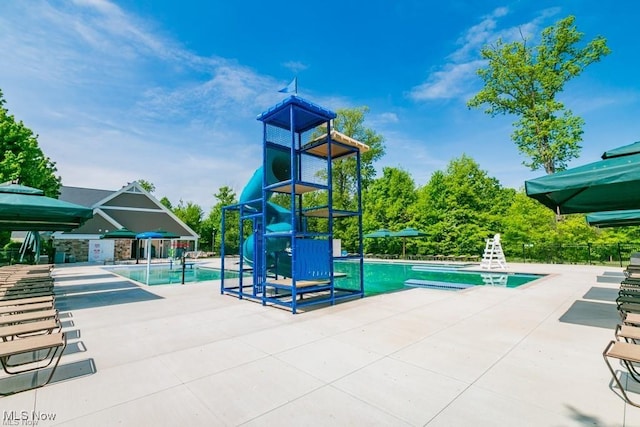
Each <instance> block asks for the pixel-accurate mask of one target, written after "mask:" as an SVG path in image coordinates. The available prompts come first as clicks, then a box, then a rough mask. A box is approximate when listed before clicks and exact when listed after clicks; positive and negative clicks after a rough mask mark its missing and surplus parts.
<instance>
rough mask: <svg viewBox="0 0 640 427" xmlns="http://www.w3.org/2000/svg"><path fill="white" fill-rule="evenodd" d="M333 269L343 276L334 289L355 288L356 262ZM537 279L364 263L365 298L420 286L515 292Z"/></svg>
mask: <svg viewBox="0 0 640 427" xmlns="http://www.w3.org/2000/svg"><path fill="white" fill-rule="evenodd" d="M334 269H335V271H336V272H340V273H345V274H346V276H345V277H342V278H337V279H336V281H335V285H336V286H337V287H341V288H346V289H357V288H358V286H359V285H358V277H359V264H358V263H357V262H349V261H342V262H336V263H335V268H334ZM541 277H544V275H539V274H520V273H497V272H480V271H466V270H465V271H463V270H460V269H446V268H442V267H438V266H436V267H434V266H431V265H428V264H420V265H417V264H409V263H379V262H366V263H364V291H365V295H376V294H381V293H387V292H394V291H399V290H403V289H409V288H410V287H421V286H423V287H430V288H435V289H448V290H459V289H462V288H466V287H471V286H483V285H485V286H486V285H492V286H501V287H507V288H516V287H518V286H521V285H524V284H525V283H529V282H531V281H533V280H537V279H540V278H541Z"/></svg>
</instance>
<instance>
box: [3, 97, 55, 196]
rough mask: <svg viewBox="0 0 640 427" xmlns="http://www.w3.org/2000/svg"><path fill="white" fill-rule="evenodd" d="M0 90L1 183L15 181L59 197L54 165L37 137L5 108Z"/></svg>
mask: <svg viewBox="0 0 640 427" xmlns="http://www.w3.org/2000/svg"><path fill="white" fill-rule="evenodd" d="M4 104H5V100H4V97H3V95H2V91H1V90H0V182H5V181H14V180H17V181H18V182H19V183H20V184H23V185H27V186H30V187H35V188H39V189H41V190H42V191H44V193H45V195H47V196H49V197H56V198H57V197H58V194H59V191H60V185H61V179H60V177H59V176H56V175H55V174H56V172H57V169H56V164H55V163H54V162H53V161H51V159H49V158H48V157H47V156H45V155H44V153H43V152H42V150H41V149H40V147H39V146H38V136H37V135H34V134H33V132H32V131H31V130H30V129H29V128H27V127H26V126H25V125H24V124H23V123H22V122H21V121H19V122H18V121H16V119H15V118H14V116H13V115H11V114H9V111H8V110H7V109H6V108H5V107H4Z"/></svg>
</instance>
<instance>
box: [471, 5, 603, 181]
mask: <svg viewBox="0 0 640 427" xmlns="http://www.w3.org/2000/svg"><path fill="white" fill-rule="evenodd" d="M574 21H575V18H574V17H573V16H568V17H566V18H564V19H562V20H560V21H558V22H557V23H556V24H555V25H553V26H551V27H548V28H546V29H544V30H543V31H542V37H541V40H540V44H538V45H537V46H533V45H530V44H529V43H528V42H529V40H527V39H526V38H524V37H523V40H522V41H515V42H509V43H507V42H504V41H503V40H502V39H498V41H497V42H496V43H495V44H492V45H486V46H484V47H483V48H482V50H481V55H482V57H483V58H484V59H486V60H487V61H488V63H487V66H486V67H485V68H480V69H479V70H478V71H477V73H478V75H479V76H480V78H482V80H483V81H484V88H483V89H482V90H481V91H480V92H478V93H477V94H476V95H475V96H474V97H473V98H471V99H470V100H469V101H468V104H467V105H468V106H469V107H481V106H486V109H485V112H486V113H488V114H490V115H491V116H492V117H493V116H496V115H498V114H512V115H516V116H519V120H518V121H517V122H515V123H514V127H515V131H514V133H513V134H512V139H513V140H514V142H515V143H516V145H517V146H518V149H519V150H520V152H521V153H522V154H523V155H525V156H526V157H527V158H529V161H526V160H525V161H524V162H523V164H524V165H525V166H528V167H530V168H531V169H532V170H537V169H540V168H541V167H543V168H544V169H545V171H546V172H547V173H554V172H556V171H558V170H563V169H565V168H566V166H567V162H568V161H569V160H571V159H573V158H576V157H578V155H579V153H580V146H579V145H578V143H579V142H580V141H581V140H582V133H583V131H582V126H583V120H582V119H581V118H580V117H577V116H574V115H573V113H572V112H571V110H569V109H567V108H565V106H564V105H563V104H562V103H561V102H559V101H558V100H557V99H556V97H557V95H558V94H559V93H560V92H562V90H563V88H564V85H565V83H566V82H567V81H569V80H570V79H572V78H574V77H576V76H578V75H580V74H581V73H582V71H583V70H584V69H585V68H586V67H587V66H588V65H590V64H592V63H594V62H597V61H599V60H600V59H601V58H602V57H603V56H605V55H608V54H609V53H610V50H609V48H608V47H607V43H606V40H605V39H604V38H603V37H600V36H598V37H596V38H594V39H593V40H591V41H590V42H588V43H586V45H585V46H584V47H580V46H579V44H580V42H581V41H582V39H583V36H584V34H583V33H580V32H579V31H578V30H577V28H576V27H575V25H574Z"/></svg>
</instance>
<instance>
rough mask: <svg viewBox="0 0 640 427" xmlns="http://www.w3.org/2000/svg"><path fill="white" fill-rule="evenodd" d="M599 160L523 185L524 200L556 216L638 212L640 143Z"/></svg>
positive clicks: (639, 203)
mask: <svg viewBox="0 0 640 427" xmlns="http://www.w3.org/2000/svg"><path fill="white" fill-rule="evenodd" d="M602 159H603V160H600V161H598V162H594V163H589V164H587V165H584V166H578V167H576V168H572V169H567V170H565V171H562V172H558V173H554V174H551V175H546V176H543V177H540V178H535V179H532V180H528V181H525V190H526V193H527V196H529V197H531V198H534V199H536V200H538V201H539V202H540V203H542V204H543V205H545V206H547V207H549V208H550V209H553V210H554V211H555V212H556V213H558V214H571V213H589V212H602V211H615V210H628V209H640V141H638V142H635V143H633V144H629V145H625V146H623V147H619V148H616V149H613V150H610V151H607V152H605V153H604V154H603V155H602Z"/></svg>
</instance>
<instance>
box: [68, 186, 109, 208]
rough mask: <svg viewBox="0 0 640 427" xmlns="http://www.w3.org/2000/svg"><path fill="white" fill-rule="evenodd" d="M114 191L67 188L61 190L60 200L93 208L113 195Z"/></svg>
mask: <svg viewBox="0 0 640 427" xmlns="http://www.w3.org/2000/svg"><path fill="white" fill-rule="evenodd" d="M113 193H114V191H113V190H98V189H95V188H82V187H67V186H65V185H63V186H62V187H61V188H60V195H59V196H58V199H60V200H64V201H65V202H69V203H75V204H77V205H80V206H86V207H88V208H92V207H93V206H94V205H95V204H96V203H98V202H99V201H100V200H102V199H104V198H105V197H108V196H109V195H111V194H113Z"/></svg>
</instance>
